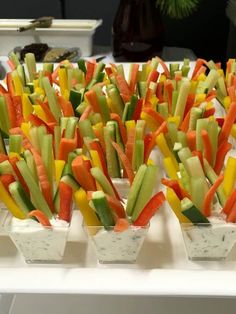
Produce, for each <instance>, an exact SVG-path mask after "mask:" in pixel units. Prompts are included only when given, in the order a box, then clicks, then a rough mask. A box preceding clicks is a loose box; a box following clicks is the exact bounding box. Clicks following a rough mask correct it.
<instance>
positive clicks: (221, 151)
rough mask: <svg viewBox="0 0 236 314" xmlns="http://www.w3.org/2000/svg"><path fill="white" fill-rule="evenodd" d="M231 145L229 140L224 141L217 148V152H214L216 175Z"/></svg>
mask: <svg viewBox="0 0 236 314" xmlns="http://www.w3.org/2000/svg"><path fill="white" fill-rule="evenodd" d="M231 147H232V145H231V144H230V143H229V142H227V141H224V142H223V143H222V144H221V145H220V147H219V148H218V150H217V153H216V162H215V166H214V170H215V173H216V174H218V175H219V174H220V172H221V170H222V168H223V165H224V160H225V155H226V154H227V153H228V151H229V150H230V149H231Z"/></svg>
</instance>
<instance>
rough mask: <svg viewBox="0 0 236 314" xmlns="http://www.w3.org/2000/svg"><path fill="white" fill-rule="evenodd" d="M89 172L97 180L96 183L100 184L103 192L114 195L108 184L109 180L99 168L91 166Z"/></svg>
mask: <svg viewBox="0 0 236 314" xmlns="http://www.w3.org/2000/svg"><path fill="white" fill-rule="evenodd" d="M90 172H91V174H92V176H93V177H94V179H95V180H96V181H97V182H98V184H99V185H100V186H101V188H102V190H103V191H104V193H106V194H108V195H111V196H113V197H114V196H115V193H114V191H113V188H112V186H111V185H110V182H109V181H108V179H107V177H106V176H105V174H104V173H103V172H102V170H101V169H100V168H97V167H93V168H91V169H90Z"/></svg>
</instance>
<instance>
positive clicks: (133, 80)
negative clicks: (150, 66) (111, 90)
mask: <svg viewBox="0 0 236 314" xmlns="http://www.w3.org/2000/svg"><path fill="white" fill-rule="evenodd" d="M138 69H139V64H137V63H133V64H132V71H131V74H130V82H129V88H130V92H131V93H132V94H133V93H134V92H135V86H136V83H137V77H138Z"/></svg>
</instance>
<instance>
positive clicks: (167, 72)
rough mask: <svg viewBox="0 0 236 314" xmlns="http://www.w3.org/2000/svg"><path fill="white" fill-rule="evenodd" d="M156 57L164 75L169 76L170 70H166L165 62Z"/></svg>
mask: <svg viewBox="0 0 236 314" xmlns="http://www.w3.org/2000/svg"><path fill="white" fill-rule="evenodd" d="M157 59H158V62H159V63H160V64H161V66H162V68H163V71H164V74H165V76H166V77H167V78H170V71H169V70H168V68H167V66H166V64H165V62H164V61H163V60H162V59H161V58H160V57H157Z"/></svg>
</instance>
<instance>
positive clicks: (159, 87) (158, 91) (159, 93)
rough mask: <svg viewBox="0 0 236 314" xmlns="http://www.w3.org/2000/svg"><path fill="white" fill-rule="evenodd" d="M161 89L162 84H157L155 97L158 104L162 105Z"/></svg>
mask: <svg viewBox="0 0 236 314" xmlns="http://www.w3.org/2000/svg"><path fill="white" fill-rule="evenodd" d="M163 87H164V83H163V82H159V83H157V90H156V96H157V98H158V100H159V103H162V102H163V101H164V98H163Z"/></svg>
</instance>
